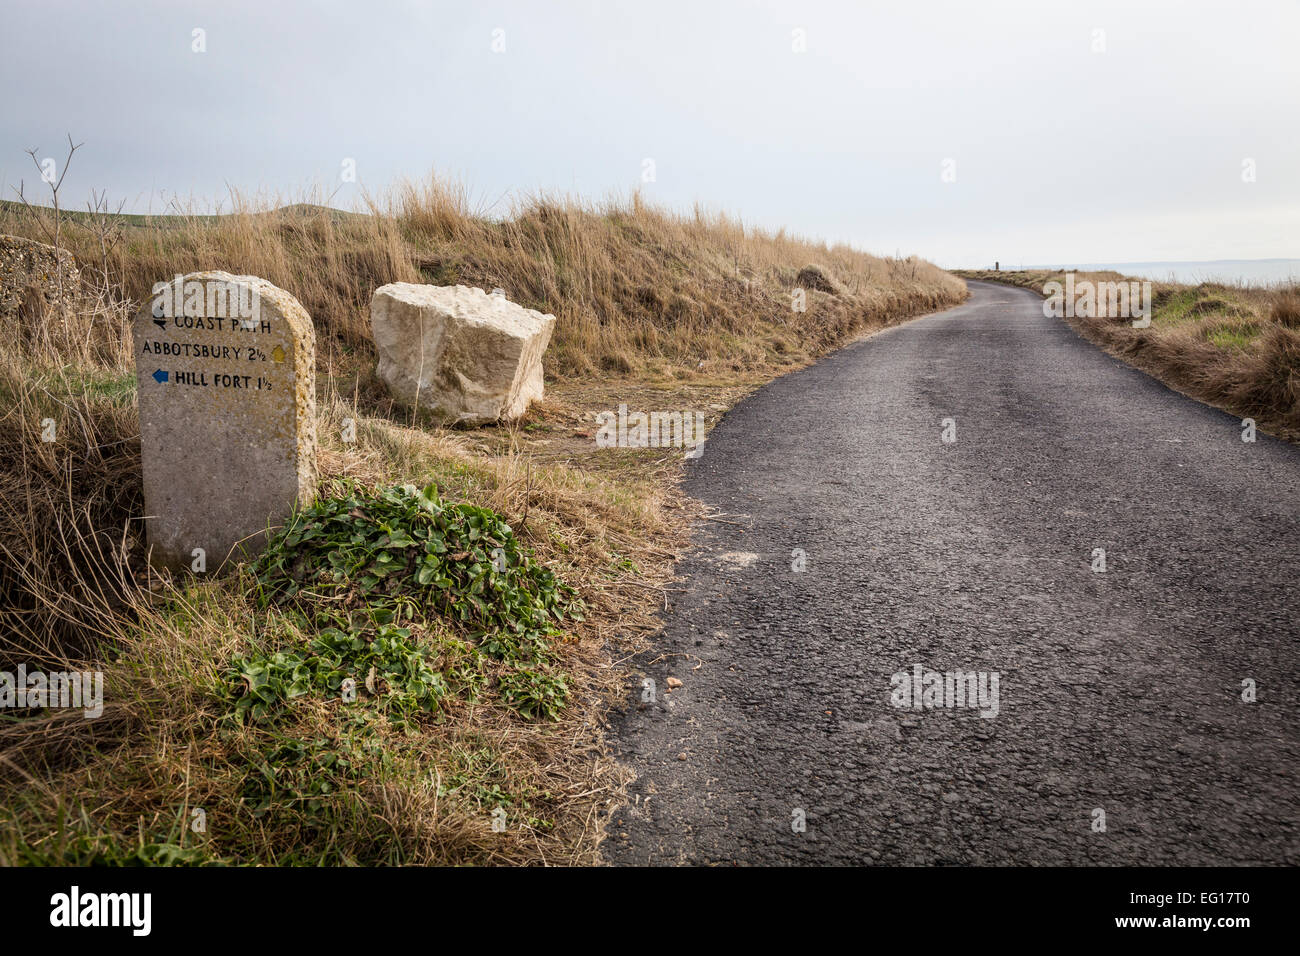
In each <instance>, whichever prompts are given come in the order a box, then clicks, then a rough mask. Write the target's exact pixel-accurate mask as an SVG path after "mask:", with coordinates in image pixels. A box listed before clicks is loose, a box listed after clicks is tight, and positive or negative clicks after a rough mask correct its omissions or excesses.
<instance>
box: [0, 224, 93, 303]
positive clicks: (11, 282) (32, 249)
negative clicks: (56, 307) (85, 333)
mask: <svg viewBox="0 0 1300 956" xmlns="http://www.w3.org/2000/svg"><path fill="white" fill-rule="evenodd" d="M60 269H61V270H62V272H63V298H64V301H67V300H68V299H70V298H72V296H74V295H75V294H76V292H77V289H78V287H79V286H80V283H81V277H80V274H79V273H78V272H77V263H76V260H75V259H73V257H72V253H70V252H68V250H66V249H61V250H58V252H57V255H56V250H55V248H54V247H53V246H47V245H46V244H45V243H43V242H37V241H35V240H34V239H23V238H21V237H19V236H0V318H9V317H11V316H15V315H17V314H18V313H19V312H20V311H22V309H23V307H24V305H26V306H27V308H28V309H35V310H36V311H38V312H39V311H40V310H42V309H43V308H44V307H45V306H47V305H50V304H52V303H54V302H56V301H58V298H59V271H60Z"/></svg>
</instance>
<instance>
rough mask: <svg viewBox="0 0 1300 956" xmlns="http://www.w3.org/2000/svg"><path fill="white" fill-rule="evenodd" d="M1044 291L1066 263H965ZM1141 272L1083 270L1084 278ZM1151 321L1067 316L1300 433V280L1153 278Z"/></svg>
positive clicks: (1122, 348) (1107, 341)
mask: <svg viewBox="0 0 1300 956" xmlns="http://www.w3.org/2000/svg"><path fill="white" fill-rule="evenodd" d="M956 274H957V275H960V276H963V277H965V278H969V279H984V280H988V281H992V282H1004V283H1007V284H1010V285H1017V286H1021V287H1023V288H1027V289H1033V290H1035V291H1036V292H1038V293H1040V294H1045V293H1044V291H1043V290H1044V286H1045V284H1046V283H1048V282H1050V281H1053V280H1055V281H1057V282H1062V283H1063V282H1064V273H1063V272H1045V271H1028V272H1023V271H1017V272H992V271H985V272H979V271H969V272H957V273H956ZM1084 280H1087V281H1091V282H1093V283H1094V284H1096V283H1103V282H1120V281H1141V280H1133V279H1132V278H1131V277H1126V276H1121V275H1120V274H1119V273H1117V272H1078V273H1075V281H1076V283H1077V282H1081V281H1084ZM1151 299H1152V316H1151V325H1150V326H1149V327H1148V328H1143V329H1135V328H1133V326H1132V320H1131V319H1128V318H1107V317H1099V316H1091V317H1089V316H1078V317H1073V318H1069V319H1067V321H1069V322H1070V324H1071V325H1072V326H1073V327H1074V328H1075V329H1076V330H1077V331H1078V332H1079V333H1080V334H1081V335H1083V336H1084V338H1086V339H1088V340H1089V341H1091V342H1093V343H1095V344H1096V345H1099V346H1101V347H1102V348H1104V349H1105V350H1106V351H1107V352H1109V353H1110V354H1112V355H1115V356H1117V357H1119V358H1122V359H1124V360H1125V361H1127V362H1129V363H1130V364H1132V365H1135V366H1137V367H1138V368H1140V369H1141V370H1142V371H1144V372H1146V373H1147V374H1148V375H1151V376H1153V377H1155V378H1158V379H1160V381H1162V382H1164V383H1165V384H1166V385H1169V386H1170V387H1172V388H1175V389H1177V390H1178V391H1180V392H1183V393H1184V394H1186V395H1190V396H1191V397H1192V398H1195V399H1198V400H1199V401H1202V402H1205V403H1206V404H1209V405H1214V406H1217V407H1219V408H1222V409H1225V410H1226V411H1228V412H1231V413H1232V414H1233V415H1236V416H1239V417H1241V418H1253V419H1255V421H1256V422H1257V423H1258V425H1259V427H1260V428H1262V429H1264V430H1265V431H1268V432H1271V433H1273V434H1275V435H1278V436H1280V437H1283V438H1286V439H1289V440H1291V441H1300V289H1297V288H1295V287H1290V288H1286V287H1279V288H1263V287H1248V286H1232V285H1224V284H1220V283H1214V282H1202V283H1200V284H1199V285H1195V286H1190V285H1181V284H1178V283H1170V282H1153V283H1152V284H1151Z"/></svg>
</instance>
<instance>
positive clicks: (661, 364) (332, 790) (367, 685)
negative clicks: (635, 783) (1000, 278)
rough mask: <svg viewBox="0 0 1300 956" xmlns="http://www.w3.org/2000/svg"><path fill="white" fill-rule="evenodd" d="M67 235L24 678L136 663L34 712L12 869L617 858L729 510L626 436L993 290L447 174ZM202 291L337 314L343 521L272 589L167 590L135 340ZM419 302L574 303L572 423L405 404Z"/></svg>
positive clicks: (12, 828) (32, 402)
mask: <svg viewBox="0 0 1300 956" xmlns="http://www.w3.org/2000/svg"><path fill="white" fill-rule="evenodd" d="M49 215H50V214H49V213H48V211H41V210H36V211H30V210H26V209H22V208H20V207H15V206H14V205H13V204H8V205H6V206H4V207H2V208H0V233H4V234H14V235H21V236H27V237H30V238H35V239H43V238H44V236H45V234H46V230H45V229H44V228H43V227H42V222H41V217H47V221H48V216H49ZM60 235H61V237H62V238H61V241H62V243H63V244H64V245H65V246H66V247H67V248H69V249H70V250H71V251H72V252H73V253H74V254H75V255H76V256H77V259H78V263H79V265H80V266H81V271H82V277H83V280H84V281H85V282H86V285H87V287H86V289H85V294H84V295H83V296H82V298H81V299H80V301H79V302H78V303H77V305H76V307H72V308H58V307H50V308H43V309H42V308H40V307H39V303H37V304H36V305H37V306H38V307H36V308H34V309H26V310H25V312H24V314H23V317H21V318H20V317H16V316H11V317H8V318H7V319H5V321H6V322H7V323H8V326H7V327H6V329H5V330H4V335H3V336H2V337H0V398H3V405H4V411H3V413H0V414H3V416H4V426H5V427H3V428H0V457H2V458H3V465H2V466H0V661H2V662H3V667H4V669H7V670H11V671H12V670H13V669H14V668H15V667H16V666H17V665H18V664H19V663H23V664H25V666H26V667H27V669H28V670H36V669H41V670H45V671H67V670H98V671H102V672H103V674H104V681H105V688H104V696H105V702H106V703H105V707H104V712H103V714H102V716H100V717H98V718H96V719H93V720H86V719H83V718H82V715H81V712H80V711H68V710H60V709H46V708H40V707H36V708H30V709H27V710H21V711H15V710H9V711H0V761H2V762H3V763H4V764H5V767H6V771H7V772H6V773H5V774H4V775H3V776H2V777H0V862H9V863H60V862H91V861H98V862H106V863H120V864H125V863H147V864H149V863H193V864H205V863H229V864H257V863H330V864H334V863H360V864H369V863H478V864H489V863H530V862H589V861H594V860H596V859H597V845H598V842H599V838H600V827H601V823H602V821H603V820H604V818H605V816H606V815H607V813H608V811H609V810H610V808H611V807H612V805H613V803H614V802H615V801H617V800H618V799H619V794H620V791H621V787H622V785H623V783H624V779H623V771H622V770H621V769H620V768H619V767H617V766H616V765H615V764H614V763H613V761H611V760H610V759H609V757H608V756H607V755H606V754H605V753H604V752H603V751H602V746H601V739H600V727H601V724H602V721H603V716H604V714H605V713H606V712H607V710H608V708H609V706H610V705H611V703H612V702H613V701H615V700H618V699H620V698H621V697H622V696H623V693H624V677H623V673H622V671H621V662H622V661H623V660H625V659H626V658H627V657H628V656H629V655H631V654H632V653H634V652H635V651H636V650H638V649H639V648H641V647H643V646H645V642H646V641H647V640H648V639H649V638H650V636H651V635H652V634H653V633H654V630H655V628H656V626H657V624H656V618H655V614H656V611H657V610H659V609H660V608H662V606H663V602H664V598H665V594H666V589H667V588H669V587H671V586H672V583H671V576H672V566H673V562H674V560H675V558H676V557H677V555H678V554H679V552H680V550H681V549H682V548H683V547H684V546H685V545H686V543H687V540H688V537H689V532H690V524H691V521H692V519H693V518H694V517H696V513H695V510H694V506H692V505H691V504H690V503H689V502H687V501H684V500H682V499H681V498H680V496H679V495H678V494H677V493H676V489H675V484H676V481H677V479H678V476H679V473H680V467H681V452H680V450H672V449H644V450H626V449H604V450H597V449H596V448H595V444H594V440H593V431H594V427H595V426H594V415H595V413H596V412H598V411H601V410H605V409H611V408H615V407H617V405H618V404H619V403H620V402H626V403H628V404H629V405H630V406H631V407H633V408H641V409H646V410H656V409H665V410H673V409H676V410H685V409H700V410H707V412H708V415H709V418H710V420H711V421H712V420H716V418H717V416H718V413H719V412H720V411H721V410H722V409H724V408H725V407H727V406H728V405H729V404H731V402H733V401H734V400H735V399H736V398H737V397H738V396H739V395H742V394H744V393H745V392H746V391H748V390H750V389H752V388H754V387H756V386H758V385H760V384H762V383H763V382H765V381H767V380H770V379H771V378H772V377H773V376H775V375H778V374H781V373H782V372H784V371H787V370H790V369H793V368H796V367H799V366H800V365H802V364H805V363H807V362H808V361H811V360H812V359H814V358H816V357H817V356H819V355H821V354H824V353H825V352H826V351H827V350H829V349H832V348H834V347H836V346H838V345H840V344H843V343H844V342H846V341H848V340H849V339H851V338H853V337H855V336H857V335H859V334H862V333H864V332H867V331H870V330H872V329H876V328H881V327H884V326H886V325H890V324H893V323H896V322H898V321H901V320H903V319H904V318H906V317H908V316H911V315H916V314H920V313H923V312H926V311H929V310H932V309H935V308H941V307H944V306H947V305H951V304H953V303H955V302H957V301H960V300H961V298H963V297H964V294H965V293H964V289H963V288H962V284H961V283H960V282H958V281H957V280H955V279H953V278H952V277H951V276H948V275H947V274H945V273H943V272H941V271H940V270H938V269H936V268H934V267H933V266H931V265H929V264H927V263H924V262H920V261H916V260H911V259H909V260H898V259H892V260H891V259H880V258H875V257H872V256H868V255H865V254H862V253H860V252H856V251H854V250H851V249H848V248H845V247H834V248H828V247H826V246H823V245H819V244H815V243H810V242H806V241H803V240H799V239H795V238H791V237H787V236H784V235H768V234H764V233H761V232H758V231H756V230H752V229H748V228H744V227H742V226H741V224H740V223H738V222H736V221H734V220H731V219H727V218H725V217H720V216H706V215H703V214H700V215H695V216H685V217H683V216H676V215H672V214H669V213H666V212H663V211H660V210H655V209H650V208H647V207H645V206H643V205H641V204H640V203H639V202H638V201H636V200H632V201H629V202H627V203H621V204H618V203H616V204H610V205H607V206H602V207H594V206H589V205H584V204H580V203H570V202H551V201H542V200H538V201H533V202H529V203H525V204H522V205H520V206H519V207H518V208H516V209H515V210H514V211H513V212H512V213H511V214H510V215H509V216H508V217H505V218H502V219H490V218H484V217H481V216H475V215H472V214H471V212H470V210H469V209H468V208H467V203H466V201H465V198H464V195H463V193H461V192H460V191H458V190H456V189H451V188H448V187H446V186H444V185H441V184H438V183H429V184H425V185H419V186H411V187H408V188H406V189H403V190H399V191H398V192H397V193H395V194H394V195H393V196H392V197H391V198H390V199H387V200H385V201H384V202H383V203H382V204H380V203H376V204H375V205H374V206H373V207H372V208H371V209H370V210H369V212H366V213H361V214H338V213H336V212H333V211H330V210H325V209H321V208H319V207H312V206H297V207H293V208H289V209H280V210H274V209H255V208H247V209H240V210H238V211H236V212H235V213H234V214H232V215H228V216H216V217H214V216H175V217H165V218H163V217H152V218H151V217H131V218H120V219H118V218H109V219H105V218H103V217H95V216H77V217H70V218H69V219H68V220H67V221H65V222H64V223H63V225H62V228H61V230H60ZM197 269H223V270H227V271H230V272H234V273H237V274H253V275H259V276H263V277H265V278H267V279H269V280H270V281H272V282H274V283H275V284H277V285H279V286H281V287H283V288H285V289H287V290H288V291H290V292H291V293H293V294H294V295H295V296H297V297H298V298H299V299H300V300H301V301H302V302H303V304H304V305H305V306H306V307H307V309H308V311H309V312H310V313H311V314H312V316H313V319H314V321H315V324H316V328H317V338H318V364H319V368H318V374H317V381H318V389H319V394H318V409H319V412H318V413H319V415H320V421H319V423H318V433H319V435H320V436H321V449H320V462H319V464H320V473H321V486H320V504H319V505H318V506H317V507H316V508H314V509H311V510H309V511H306V512H304V513H303V514H301V515H299V516H298V517H297V518H296V519H294V520H293V521H291V522H290V523H289V524H288V525H287V526H286V528H285V529H283V531H282V533H281V535H280V536H279V537H278V538H277V539H276V540H275V541H274V542H273V544H272V546H271V547H270V548H269V549H268V552H267V555H266V556H265V557H264V559H263V560H262V561H260V562H258V563H257V564H255V565H252V566H246V567H243V568H240V569H238V570H236V571H235V572H233V573H231V574H229V575H227V576H225V577H222V578H218V579H207V578H203V577H197V578H196V577H189V576H186V577H183V578H178V579H175V580H161V579H159V577H158V576H157V575H156V574H150V573H148V571H147V570H146V567H145V562H144V543H145V542H144V534H143V526H142V520H141V519H142V516H143V513H144V508H143V500H142V492H141V483H140V461H139V428H138V421H137V419H136V413H135V376H134V357H133V356H132V355H131V354H130V351H129V335H128V324H127V323H128V321H129V317H130V316H131V315H132V314H134V312H135V311H136V310H137V309H138V308H139V307H140V304H141V303H142V302H143V301H144V299H145V298H146V297H147V295H148V292H149V289H150V288H151V287H152V285H153V283H155V282H157V281H159V280H162V279H165V278H168V277H170V276H172V275H174V274H176V273H184V272H189V271H194V270H197ZM391 281H412V282H435V283H444V284H445V283H453V282H460V283H464V284H471V285H479V286H481V287H484V288H488V289H491V288H494V287H501V288H503V289H504V290H505V291H506V293H507V294H508V295H509V297H510V298H511V299H513V300H514V301H517V302H519V303H521V304H523V305H526V306H529V307H532V308H538V309H541V310H543V311H547V312H552V313H554V314H555V315H556V316H557V318H558V320H559V321H558V324H557V328H556V332H555V337H554V340H553V345H552V346H551V349H550V351H549V352H548V354H547V359H546V373H547V389H548V396H547V399H546V400H545V401H544V402H543V403H541V404H540V405H539V406H536V407H535V408H534V409H533V410H531V411H530V413H529V415H528V416H527V417H526V418H525V420H524V421H523V422H521V423H518V424H516V425H515V426H513V427H497V428H487V429H478V430H445V429H441V428H437V427H434V426H432V425H430V424H429V423H427V422H425V421H422V420H416V419H413V418H412V417H411V416H410V414H409V413H408V412H407V411H405V410H404V409H401V408H398V407H394V406H393V405H392V403H391V402H390V401H389V400H388V397H387V394H386V392H385V391H384V389H383V387H382V385H381V384H380V383H378V382H377V381H376V380H375V378H374V374H373V367H374V350H373V344H372V342H371V340H370V336H369V331H368V327H367V325H368V324H367V311H366V309H367V305H368V302H369V298H370V294H371V292H372V291H373V290H374V289H375V288H376V287H377V286H379V285H382V284H384V283H387V282H391ZM795 287H802V288H804V289H806V290H807V292H806V301H807V308H806V311H802V312H800V311H794V310H793V309H792V308H791V303H792V298H791V293H792V290H793V289H794V288H795ZM345 419H353V420H354V421H355V422H356V423H357V427H356V440H355V441H350V440H345V438H344V436H345V429H344V428H343V422H344V420H345ZM50 421H52V422H54V424H55V426H56V427H55V428H54V431H53V433H52V434H51V433H50V432H49V431H48V429H47V428H46V425H45V423H47V422H50ZM498 555H501V556H502V557H501V563H500V564H498V563H497V556H498ZM336 568H342V569H343V577H342V578H341V579H338V578H332V577H330V575H331V574H332V573H333V570H334V569H336ZM330 581H332V582H333V584H332V585H330V587H325V586H324V585H322V584H321V582H330ZM381 584H382V586H381ZM308 585H310V586H308ZM336 586H337V587H336ZM331 588H333V589H331ZM348 688H352V689H353V692H354V693H355V699H354V700H353V699H348V697H349V693H348Z"/></svg>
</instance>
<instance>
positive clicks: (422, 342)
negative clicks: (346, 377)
mask: <svg viewBox="0 0 1300 956" xmlns="http://www.w3.org/2000/svg"><path fill="white" fill-rule="evenodd" d="M370 328H371V331H372V332H373V334H374V338H375V348H376V349H377V350H378V352H379V368H378V373H379V377H380V378H381V379H383V380H384V383H385V384H387V386H388V388H389V390H390V391H391V392H392V394H393V396H394V397H395V398H396V399H397V400H398V401H400V402H404V403H406V404H408V405H413V406H416V407H418V408H427V409H429V410H430V411H432V412H434V414H436V415H438V416H439V417H441V418H443V419H444V420H446V421H448V422H454V423H458V424H466V425H485V424H488V423H491V422H496V421H503V420H504V421H510V420H513V419H516V418H518V417H519V416H520V415H522V414H523V413H524V412H525V411H526V410H527V409H528V406H529V404H530V403H532V402H533V401H536V400H539V399H541V397H542V353H543V352H545V351H546V346H547V344H548V343H549V342H550V341H551V332H552V331H553V330H554V329H555V316H553V315H543V314H542V313H541V312H537V311H535V310H533V309H525V308H524V307H523V306H521V305H517V304H516V303H514V302H511V301H510V300H509V299H507V298H506V297H505V296H503V295H495V294H494V295H489V294H488V293H486V292H484V291H483V290H482V289H474V288H471V287H469V286H463V285H452V286H439V285H417V284H415V283H412V282H393V283H390V284H389V285H386V286H380V287H379V288H378V289H376V290H375V294H374V296H373V297H372V298H371V299H370Z"/></svg>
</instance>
